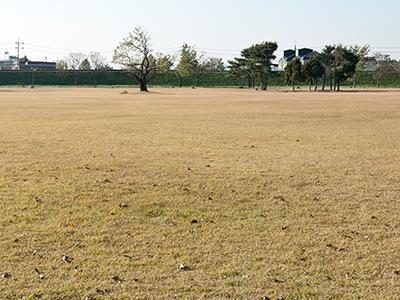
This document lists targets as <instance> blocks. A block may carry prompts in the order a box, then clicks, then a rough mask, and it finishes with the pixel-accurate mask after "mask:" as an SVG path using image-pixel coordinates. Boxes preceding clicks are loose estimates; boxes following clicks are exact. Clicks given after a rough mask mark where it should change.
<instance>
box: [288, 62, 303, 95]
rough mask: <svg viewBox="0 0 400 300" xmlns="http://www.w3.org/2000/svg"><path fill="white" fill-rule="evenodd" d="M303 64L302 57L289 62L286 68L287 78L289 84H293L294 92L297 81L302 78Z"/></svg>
mask: <svg viewBox="0 0 400 300" xmlns="http://www.w3.org/2000/svg"><path fill="white" fill-rule="evenodd" d="M302 78H303V77H302V64H301V60H300V58H298V57H296V58H295V59H293V60H291V61H290V62H288V64H287V65H286V68H285V80H286V83H287V84H288V85H291V86H292V90H293V92H294V91H295V87H296V83H297V82H299V81H301V80H302Z"/></svg>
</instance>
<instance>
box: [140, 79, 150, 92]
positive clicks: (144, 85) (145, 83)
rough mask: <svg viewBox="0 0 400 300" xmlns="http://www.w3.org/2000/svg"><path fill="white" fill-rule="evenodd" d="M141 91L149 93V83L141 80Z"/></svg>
mask: <svg viewBox="0 0 400 300" xmlns="http://www.w3.org/2000/svg"><path fill="white" fill-rule="evenodd" d="M140 91H141V92H148V91H149V90H148V89H147V82H146V80H141V81H140Z"/></svg>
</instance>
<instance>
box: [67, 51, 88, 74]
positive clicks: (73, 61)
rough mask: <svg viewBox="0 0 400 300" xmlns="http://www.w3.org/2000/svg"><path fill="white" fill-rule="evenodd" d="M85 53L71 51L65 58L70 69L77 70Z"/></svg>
mask: <svg viewBox="0 0 400 300" xmlns="http://www.w3.org/2000/svg"><path fill="white" fill-rule="evenodd" d="M85 58H86V55H85V54H83V53H71V54H70V55H68V56H67V57H66V58H65V61H66V62H67V65H68V67H69V68H70V69H71V70H74V71H75V70H79V68H80V66H81V64H82V62H83V61H84V60H85Z"/></svg>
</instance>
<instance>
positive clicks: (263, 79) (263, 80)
mask: <svg viewBox="0 0 400 300" xmlns="http://www.w3.org/2000/svg"><path fill="white" fill-rule="evenodd" d="M261 90H262V91H266V90H267V78H266V77H264V76H262V77H261Z"/></svg>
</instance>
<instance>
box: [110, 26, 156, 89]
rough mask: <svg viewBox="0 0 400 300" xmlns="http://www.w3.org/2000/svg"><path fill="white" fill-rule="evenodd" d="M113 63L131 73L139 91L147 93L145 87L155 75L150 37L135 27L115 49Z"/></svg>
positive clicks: (154, 62)
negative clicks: (138, 86)
mask: <svg viewBox="0 0 400 300" xmlns="http://www.w3.org/2000/svg"><path fill="white" fill-rule="evenodd" d="M113 62H114V63H116V64H119V65H122V66H124V67H126V68H127V70H128V71H129V72H132V74H133V76H134V77H135V79H136V81H137V82H138V83H139V85H140V91H142V92H148V88H147V85H148V83H149V82H150V80H151V79H152V78H153V77H154V75H155V73H156V59H155V57H154V55H152V49H151V45H150V35H149V34H148V33H147V32H146V31H144V30H143V29H142V28H141V27H136V28H135V29H134V30H133V32H131V33H130V34H129V36H128V37H127V38H125V39H124V40H123V41H122V42H121V43H120V44H119V45H118V47H117V49H115V51H114V56H113Z"/></svg>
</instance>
